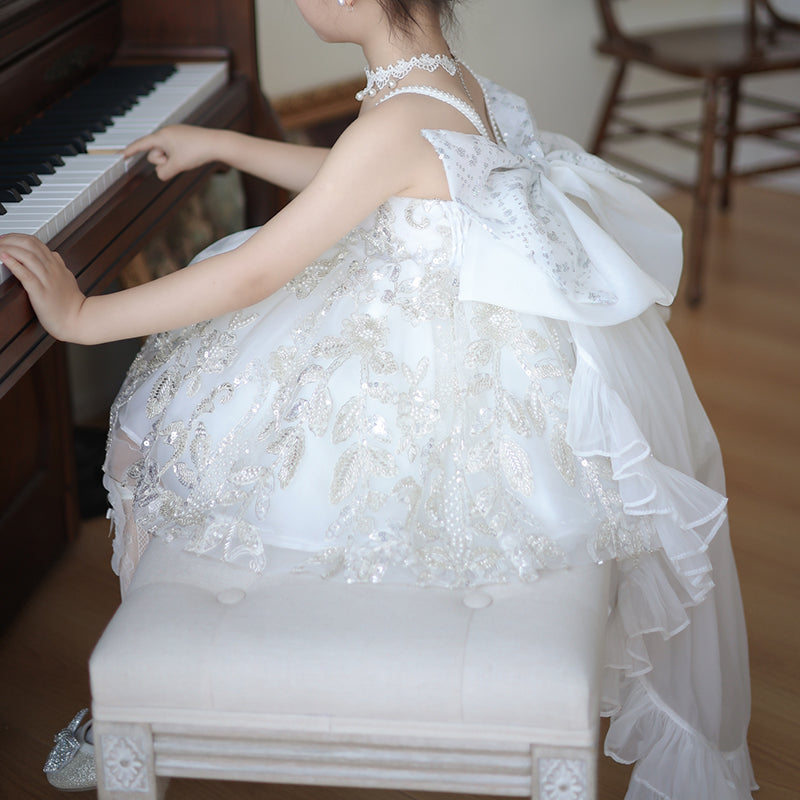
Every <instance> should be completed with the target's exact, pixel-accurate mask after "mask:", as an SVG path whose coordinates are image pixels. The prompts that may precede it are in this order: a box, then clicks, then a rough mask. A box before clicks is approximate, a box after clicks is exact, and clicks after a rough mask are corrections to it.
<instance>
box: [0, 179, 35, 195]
mask: <svg viewBox="0 0 800 800" xmlns="http://www.w3.org/2000/svg"><path fill="white" fill-rule="evenodd" d="M39 183H41V181H39ZM0 189H14V190H15V191H17V192H19V193H20V194H30V193H31V185H30V184H29V183H28V182H27V181H25V180H20V179H19V178H14V179H11V180H5V179H3V178H0Z"/></svg>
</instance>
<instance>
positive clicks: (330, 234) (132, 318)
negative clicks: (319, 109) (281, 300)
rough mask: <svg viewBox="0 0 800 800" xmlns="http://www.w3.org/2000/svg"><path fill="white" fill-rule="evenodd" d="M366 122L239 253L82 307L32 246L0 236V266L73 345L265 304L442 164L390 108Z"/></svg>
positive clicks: (51, 259) (43, 251) (72, 285)
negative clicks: (384, 204) (387, 202)
mask: <svg viewBox="0 0 800 800" xmlns="http://www.w3.org/2000/svg"><path fill="white" fill-rule="evenodd" d="M400 108H401V106H400V104H398V105H397V108H391V109H390V108H389V107H386V109H385V110H384V111H383V113H370V114H369V115H365V116H364V117H363V118H362V119H360V120H359V121H357V122H356V123H354V124H353V125H352V126H351V127H350V128H349V129H348V130H347V131H346V132H345V134H344V135H343V136H342V137H341V138H340V140H339V142H337V144H336V146H335V147H334V148H333V149H332V150H331V152H330V155H329V157H328V158H327V159H326V160H325V162H324V163H323V164H322V166H321V168H320V169H319V171H318V172H317V174H316V176H315V177H314V179H313V180H312V181H311V183H310V184H309V185H308V187H307V188H306V189H305V190H304V191H303V192H301V193H300V194H299V195H298V196H297V197H296V198H295V199H294V200H293V201H292V202H291V203H290V204H289V205H288V206H286V207H285V208H284V209H283V210H282V211H281V212H280V213H278V214H276V215H275V216H274V217H273V218H272V219H271V220H270V221H269V222H268V223H267V224H266V225H265V226H264V227H263V228H261V229H260V230H259V231H258V232H257V233H256V234H254V235H253V236H252V237H251V238H250V239H249V240H248V241H247V242H245V243H244V244H243V245H242V246H241V247H239V248H237V249H236V250H234V251H231V252H229V253H224V254H222V255H218V256H214V257H213V258H209V259H207V260H205V261H202V262H199V263H197V264H194V265H192V266H190V267H187V268H185V269H183V270H180V271H178V272H175V273H172V274H170V275H168V276H165V277H163V278H160V279H158V280H155V281H152V282H150V283H147V284H144V285H142V286H137V287H135V288H132V289H127V290H125V291H121V292H117V293H115V294H108V295H100V296H94V297H89V298H86V297H84V296H83V294H82V293H81V292H80V291H79V289H78V287H77V284H76V282H75V278H74V276H73V275H72V273H71V272H70V271H69V270H68V269H67V268H66V267H65V266H64V264H63V261H62V260H61V258H60V257H59V256H58V254H56V253H52V252H51V251H50V250H49V249H48V248H47V247H46V246H45V245H43V244H42V243H41V242H39V241H38V240H37V239H34V238H33V237H29V236H23V235H18V234H10V235H8V236H3V237H0V260H2V261H4V262H5V264H6V266H7V267H8V268H9V269H10V270H11V272H13V273H14V274H15V275H16V276H17V278H18V279H19V280H20V282H21V283H22V285H23V287H24V288H25V289H26V291H27V292H28V295H29V296H30V299H31V303H32V305H33V307H34V310H35V311H36V314H37V316H38V317H39V320H40V321H41V323H42V325H43V326H44V327H45V329H46V330H47V331H48V332H49V333H51V334H52V335H53V336H54V337H55V338H58V339H62V340H65V341H71V342H77V343H82V344H94V343H99V342H105V341H112V340H115V339H126V338H131V337H136V336H143V335H147V334H150V333H156V332H160V331H165V330H170V329H173V328H178V327H181V326H184V325H188V324H191V323H194V322H199V321H201V320H205V319H209V318H212V317H215V316H219V315H220V314H224V313H226V312H229V311H233V310H235V309H240V308H244V307H246V306H249V305H252V304H253V303H256V302H257V301H259V300H261V299H263V298H265V297H267V296H269V295H270V294H272V293H273V292H275V291H276V290H277V289H279V288H280V287H282V286H283V285H284V284H285V283H286V282H287V281H289V280H290V279H291V278H293V277H294V276H295V275H297V274H298V273H299V272H300V271H301V270H302V269H303V268H305V267H306V266H307V265H308V264H310V263H311V262H312V261H313V260H314V259H315V258H316V257H318V256H319V255H321V254H322V253H323V252H324V251H325V250H327V249H328V248H329V247H330V246H331V245H333V244H334V243H335V242H337V241H338V240H339V239H340V238H341V237H342V236H343V235H344V234H345V233H347V232H348V231H349V230H351V229H352V228H353V227H354V226H355V225H356V224H358V223H359V222H360V221H362V220H363V219H364V218H365V217H367V216H368V215H369V214H370V213H371V212H372V211H373V210H374V209H375V208H377V206H378V205H380V203H382V202H383V201H384V200H386V199H387V198H388V197H390V196H391V195H395V194H403V193H408V191H409V189H410V190H411V191H413V190H414V187H415V185H417V184H419V183H420V181H421V180H422V179H423V176H424V175H425V174H427V172H428V171H429V170H430V167H431V165H433V167H434V168H436V169H438V170H441V165H440V164H439V162H438V160H437V159H436V157H435V154H434V153H433V151H432V149H431V148H430V146H429V145H428V144H427V142H426V141H425V140H424V139H423V138H422V136H420V134H419V127H417V126H416V124H415V121H414V120H413V119H412V120H411V123H412V124H411V125H409V120H408V118H407V117H405V116H403V115H402V114H401V112H400V111H399V109H400Z"/></svg>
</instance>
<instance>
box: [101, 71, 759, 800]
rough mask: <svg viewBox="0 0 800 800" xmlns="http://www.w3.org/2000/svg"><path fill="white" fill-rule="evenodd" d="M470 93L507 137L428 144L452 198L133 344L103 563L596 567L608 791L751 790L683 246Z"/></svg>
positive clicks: (478, 578) (566, 155)
mask: <svg viewBox="0 0 800 800" xmlns="http://www.w3.org/2000/svg"><path fill="white" fill-rule="evenodd" d="M483 87H484V92H485V96H486V102H487V107H488V109H489V111H490V114H491V116H492V117H493V124H494V126H495V128H496V133H497V134H498V138H499V141H501V142H502V144H495V143H493V142H492V141H491V140H490V139H489V138H487V137H486V136H482V135H473V134H464V133H456V132H452V131H432V130H426V131H423V132H422V135H424V136H425V137H426V138H427V139H428V141H429V142H430V143H431V145H432V146H433V147H434V148H435V149H436V151H437V153H438V154H439V156H440V158H441V160H442V163H443V165H444V168H445V170H446V173H447V178H448V182H449V186H450V192H451V197H452V198H453V199H452V200H449V201H440V200H420V199H410V198H402V197H395V198H392V199H390V200H388V201H387V202H385V203H384V204H383V205H381V206H380V208H378V209H377V210H376V211H375V212H374V213H373V214H372V215H371V216H370V217H369V218H368V219H366V220H364V221H363V222H362V223H361V224H360V225H358V226H357V227H356V228H355V229H354V230H353V231H351V232H350V233H349V234H348V235H347V236H345V237H344V238H343V239H342V240H341V241H340V242H338V243H337V244H336V245H335V246H334V247H332V248H331V249H330V250H329V251H328V252H326V253H325V254H324V255H323V256H321V257H320V258H319V259H317V260H316V261H315V262H314V263H312V264H311V265H310V266H309V267H308V268H307V269H306V270H305V271H304V272H302V273H301V274H300V275H299V276H298V277H296V278H295V279H294V280H292V281H291V282H290V283H289V284H287V285H286V287H285V288H284V289H282V290H281V291H279V292H278V293H276V294H275V295H273V296H271V297H269V298H267V299H266V300H264V301H262V302H260V303H258V304H256V305H254V306H252V307H250V308H246V309H244V310H242V311H238V312H236V313H231V314H226V315H224V316H222V317H219V318H217V319H214V320H211V321H208V322H203V323H200V324H197V325H193V326H190V327H189V328H186V329H182V330H176V331H171V332H168V333H164V334H159V335H156V336H153V337H151V338H150V339H149V340H148V341H147V343H146V344H145V346H144V348H143V349H142V351H141V352H140V354H139V355H138V357H137V358H136V360H135V361H134V363H133V365H132V367H131V369H130V372H129V375H128V378H127V380H126V382H125V384H124V386H123V388H122V390H121V392H120V395H119V397H118V399H117V401H116V403H115V405H114V408H113V410H112V418H111V433H110V440H109V441H110V446H109V453H108V458H107V461H106V486H107V488H108V490H109V497H110V501H111V505H112V512H111V516H112V519H113V520H114V523H115V527H116V532H117V535H116V540H115V554H114V567H115V569H116V570H117V571H118V572H119V573H120V576H121V579H122V582H123V588H124V587H125V586H126V585H127V583H128V581H129V580H130V576H131V574H132V571H133V569H134V568H135V565H136V562H137V561H138V557H139V555H140V553H141V550H142V549H143V547H144V546H146V544H147V542H148V541H149V539H150V537H152V536H161V537H165V538H166V539H169V540H173V541H176V542H179V543H182V545H183V547H184V548H185V549H186V550H190V551H193V552H196V553H198V554H202V555H204V556H206V557H213V558H220V559H224V560H226V561H229V562H232V563H235V564H241V565H242V566H243V567H245V568H248V569H253V570H260V569H262V568H263V567H264V565H265V563H266V560H267V559H268V558H269V554H270V551H271V549H272V548H276V547H278V548H288V549H291V550H293V551H296V552H297V556H298V558H297V560H298V562H299V563H300V564H301V567H302V568H308V569H314V570H316V571H319V572H321V573H322V574H323V575H325V576H327V577H329V578H330V579H333V580H335V579H346V580H351V581H412V582H416V583H419V584H431V585H440V586H451V587H463V586H466V585H478V584H487V583H497V582H507V581H531V580H535V578H536V576H537V574H538V573H539V572H540V571H542V570H547V569H561V568H566V567H568V566H570V565H573V564H578V563H585V562H587V561H598V562H599V561H604V560H607V559H615V560H616V564H617V568H616V570H615V576H616V577H615V589H616V591H615V595H614V599H613V604H612V607H611V610H610V615H609V620H608V632H607V654H606V658H607V661H606V663H607V669H606V680H605V685H604V696H603V710H604V713H606V714H608V715H609V716H611V717H612V722H611V727H610V731H609V734H608V738H607V740H606V752H607V753H609V754H610V755H612V756H614V757H615V758H617V759H618V760H622V761H625V762H632V761H638V765H637V767H636V769H635V771H634V776H633V779H632V781H631V787H630V789H629V792H628V799H629V800H656V799H657V798H667V799H668V800H698V799H699V798H713V799H714V800H743V798H749V797H751V795H750V789H751V788H755V784H754V782H753V775H752V771H751V767H750V761H749V756H748V751H747V746H746V740H745V737H746V731H747V724H748V720H749V708H750V698H749V678H748V663H747V649H746V636H745V628H744V618H743V614H742V607H741V600H740V597H739V588H738V581H737V576H736V571H735V566H734V562H733V556H732V553H731V549H730V544H729V538H728V532H727V524H726V517H725V503H726V501H725V498H724V496H723V492H724V487H723V473H722V466H721V459H720V454H719V449H718V445H717V442H716V439H715V436H714V433H713V431H712V429H711V427H710V425H709V422H708V420H707V418H706V415H705V413H704V412H703V409H702V407H701V406H700V403H699V401H698V399H697V397H696V395H695V392H694V390H693V388H692V385H691V382H690V380H689V377H688V375H687V372H686V369H685V367H684V364H683V361H682V359H681V357H680V354H679V353H678V350H677V348H676V346H675V344H674V342H673V340H672V338H671V336H670V334H669V332H668V331H667V328H666V325H665V323H664V320H663V317H662V314H661V312H660V311H659V310H658V305H662V306H663V305H668V304H669V303H670V302H671V301H672V299H673V297H674V294H675V291H676V288H677V283H678V278H679V274H680V264H681V235H680V230H679V228H678V226H677V224H676V223H675V222H674V220H672V218H671V217H669V216H668V215H667V214H666V213H665V212H663V211H662V210H661V209H660V208H659V207H658V206H656V205H655V203H653V202H652V201H651V200H649V199H648V198H647V197H646V196H645V195H644V194H642V193H641V192H640V191H639V190H638V189H636V188H635V187H634V186H633V185H632V183H631V179H629V178H627V176H625V175H623V174H621V173H619V172H617V171H616V170H614V169H612V168H611V167H609V166H608V165H607V164H605V163H604V162H602V161H600V160H599V159H597V158H595V157H593V156H590V155H588V154H586V153H584V152H583V151H581V149H580V148H579V147H578V146H577V145H576V144H575V143H574V142H572V141H570V140H568V139H566V138H564V137H561V136H554V135H552V134H545V133H541V132H538V131H537V130H536V129H535V127H534V124H533V121H532V119H531V117H530V114H529V112H528V109H527V107H526V105H525V103H524V101H523V100H521V99H520V98H518V97H516V96H514V95H511V94H509V93H508V92H506V91H504V90H502V89H500V88H499V87H497V86H496V85H494V84H491V83H489V82H486V81H484V82H483ZM251 233H252V232H247V231H245V232H243V233H240V234H235V235H234V236H231V237H227V238H226V239H223V240H222V241H220V242H218V243H216V244H215V245H212V246H211V247H210V248H208V249H207V250H206V251H204V252H203V253H201V254H200V256H198V259H202V258H204V257H208V256H210V255H212V254H215V253H219V252H223V251H225V250H228V249H231V248H234V247H236V246H237V245H239V244H240V243H241V242H243V241H244V240H245V239H246V238H247V237H248V236H249V235H251Z"/></svg>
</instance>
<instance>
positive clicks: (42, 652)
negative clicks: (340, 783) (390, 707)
mask: <svg viewBox="0 0 800 800" xmlns="http://www.w3.org/2000/svg"><path fill="white" fill-rule="evenodd" d="M667 205H668V206H669V208H670V210H672V211H673V212H674V213H676V214H677V215H678V217H679V219H681V221H685V219H686V214H687V210H688V202H687V200H686V198H683V197H676V198H673V199H672V200H671V201H670V202H668V203H667ZM708 278H709V279H708V294H707V299H706V302H705V303H704V305H703V306H702V307H701V308H700V309H699V310H696V311H690V310H689V309H687V308H686V307H685V305H684V304H683V302H678V303H676V307H675V310H674V312H673V320H672V322H671V326H672V329H673V331H674V333H675V336H676V338H677V339H678V342H679V344H680V345H681V348H682V349H683V352H684V356H685V358H686V361H687V363H688V365H689V369H690V372H691V373H692V375H693V377H694V379H695V383H696V385H697V389H698V392H699V394H700V397H701V399H702V400H703V402H704V403H705V406H706V408H707V410H708V413H709V416H710V417H711V420H712V422H713V424H714V426H715V428H716V430H717V433H718V436H719V438H720V442H721V444H722V451H723V454H724V457H725V463H726V468H727V475H728V489H729V494H730V498H731V500H730V515H731V523H732V531H733V534H732V535H733V542H734V549H735V552H736V555H737V560H738V565H739V571H740V576H741V582H742V591H743V595H744V602H745V608H746V613H747V618H748V625H749V633H750V652H751V665H752V684H753V717H752V725H751V728H750V747H751V752H752V757H753V762H754V766H755V771H756V776H757V778H758V780H759V782H760V783H761V786H762V790H761V792H759V793H758V795H757V800H790V798H797V797H798V796H800V756H799V755H798V754H800V725H799V724H798V720H800V691H799V688H800V625H798V623H797V618H798V616H799V615H800V580H799V579H798V571H799V570H800V536H799V535H798V533H799V532H800V531H798V527H799V526H798V522H799V521H800V486H798V483H799V482H800V481H798V479H800V196H796V195H795V196H793V195H781V194H778V193H774V192H768V191H765V190H757V189H754V188H747V189H744V188H743V189H742V191H741V193H740V194H739V195H738V196H737V205H736V208H735V210H734V212H733V213H732V214H731V216H730V217H729V218H728V219H719V220H716V221H715V225H714V236H713V240H712V241H711V242H710V264H709V276H708ZM109 555H110V543H109V541H108V538H107V536H106V527H105V520H93V521H90V522H88V523H87V524H85V525H84V528H83V531H82V535H81V538H80V539H79V541H78V542H76V544H75V546H74V547H73V548H72V549H71V551H70V552H69V553H68V554H67V556H66V557H65V558H64V560H63V561H62V562H61V563H60V564H59V565H58V566H57V567H56V568H55V570H54V571H53V572H52V574H51V575H50V576H49V577H48V579H47V580H46V582H45V583H44V585H43V586H42V588H41V590H40V591H39V593H38V594H37V595H36V596H35V597H34V598H33V600H32V601H31V602H30V603H29V604H28V606H27V607H26V609H25V611H24V612H23V613H22V614H21V616H20V617H19V618H18V619H17V621H16V622H15V624H14V626H13V627H12V628H11V630H10V631H9V632H8V633H7V635H6V636H5V638H4V639H3V640H2V641H0V687H1V688H0V798H3V800H5V798H8V800H29V799H33V798H36V799H37V800H38V799H39V798H41V799H42V800H45V799H46V798H55V797H57V796H59V794H60V793H58V792H56V791H55V790H52V789H51V788H50V787H49V785H48V784H47V782H46V781H45V778H44V775H43V774H42V772H41V767H42V764H43V762H44V759H45V757H46V755H47V752H48V750H49V748H50V745H51V738H52V735H53V733H55V731H56V730H57V729H58V728H60V727H62V726H63V725H64V724H65V723H66V722H67V720H69V718H70V717H71V716H72V714H73V713H74V712H75V710H76V709H78V708H79V707H80V706H81V705H82V704H88V698H89V689H88V680H87V673H86V662H87V659H88V656H89V653H90V652H91V650H92V647H93V646H94V643H95V642H96V640H97V638H98V637H99V635H100V633H101V631H102V629H103V626H104V625H105V623H106V622H107V620H108V619H109V618H110V616H111V614H112V613H113V611H114V609H115V607H116V604H117V583H116V578H115V577H114V576H113V575H112V574H111V572H110V569H109V567H108V560H109ZM3 557H7V555H6V554H4V556H3ZM676 766H677V765H676ZM677 768H679V767H677ZM627 776H628V768H627V767H623V766H620V765H618V764H615V763H613V762H611V761H610V760H609V759H607V758H603V759H601V766H600V785H601V789H600V798H601V800H622V798H623V796H624V793H625V785H626V783H627ZM87 796H89V795H87ZM409 796H410V794H409V793H404V792H375V791H362V790H344V789H311V788H302V787H286V786H268V785H251V784H221V783H214V782H194V781H173V783H172V784H171V785H170V790H169V792H168V800H189V798H191V800H212V799H213V800H234V799H235V800H257V799H261V800H264V799H265V798H270V800H340V798H345V797H346V798H351V799H352V800H408V798H409ZM681 800H714V799H713V798H681Z"/></svg>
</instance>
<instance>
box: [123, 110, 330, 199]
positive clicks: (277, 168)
mask: <svg viewBox="0 0 800 800" xmlns="http://www.w3.org/2000/svg"><path fill="white" fill-rule="evenodd" d="M144 152H146V153H147V159H148V161H150V163H151V164H155V165H156V174H157V175H158V177H159V178H161V180H165V181H166V180H169V179H170V178H173V177H175V175H177V174H178V173H180V172H185V171H187V170H190V169H194V168H195V167H200V166H202V165H203V164H208V163H209V162H211V161H221V162H223V163H224V164H228V165H229V166H231V167H234V168H235V169H238V170H240V171H241V172H247V173H249V174H251V175H255V176H256V177H258V178H263V179H264V180H267V181H269V182H270V183H274V184H276V185H277V186H282V187H283V188H284V189H288V190H289V191H291V192H300V191H302V190H303V189H305V188H306V186H308V184H309V183H310V182H311V180H312V178H313V177H314V175H316V174H317V172H318V171H319V168H320V167H321V166H322V163H323V162H324V161H325V159H326V158H327V156H328V153H329V152H330V150H329V149H328V148H324V147H306V146H304V145H297V144H290V143H288V142H276V141H273V140H271V139H259V138H257V137H255V136H247V135H245V134H243V133H237V132H236V131H227V130H217V129H214V128H199V127H195V126H192V125H168V126H167V127H165V128H162V129H161V130H159V131H156V132H155V133H153V134H150V135H149V136H143V137H142V138H141V139H137V140H136V141H135V142H132V143H131V144H130V145H128V147H127V148H126V149H125V157H126V158H130V157H131V156H133V155H136V154H137V153H144Z"/></svg>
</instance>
